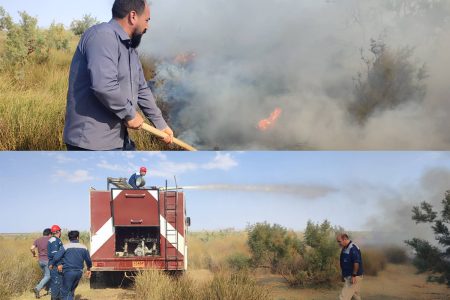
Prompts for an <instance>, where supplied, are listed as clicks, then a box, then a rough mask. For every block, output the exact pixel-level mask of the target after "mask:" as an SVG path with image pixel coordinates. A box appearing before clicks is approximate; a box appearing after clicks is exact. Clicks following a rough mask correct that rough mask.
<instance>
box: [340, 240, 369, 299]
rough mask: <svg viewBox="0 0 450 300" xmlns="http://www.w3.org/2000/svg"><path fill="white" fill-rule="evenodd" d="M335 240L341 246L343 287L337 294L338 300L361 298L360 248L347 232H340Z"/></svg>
mask: <svg viewBox="0 0 450 300" xmlns="http://www.w3.org/2000/svg"><path fill="white" fill-rule="evenodd" d="M336 241H337V242H338V244H339V246H340V247H341V248H342V250H341V257H340V264H341V270H342V281H343V282H344V287H343V288H342V291H341V294H340V295H339V299H340V300H351V299H355V300H361V281H362V279H363V274H364V270H363V264H362V257H361V250H360V249H359V247H358V246H356V244H354V243H353V242H352V241H351V240H350V239H349V237H348V235H347V234H345V233H341V234H339V235H338V236H337V237H336Z"/></svg>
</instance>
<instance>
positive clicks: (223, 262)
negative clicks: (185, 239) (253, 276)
mask: <svg viewBox="0 0 450 300" xmlns="http://www.w3.org/2000/svg"><path fill="white" fill-rule="evenodd" d="M236 255H241V256H246V257H250V250H249V248H248V246H247V233H246V232H238V231H234V230H230V229H228V230H221V231H218V232H209V231H203V232H196V233H190V235H189V268H193V269H209V270H211V271H214V272H217V271H219V270H226V269H228V267H229V261H230V259H232V258H233V257H234V256H236Z"/></svg>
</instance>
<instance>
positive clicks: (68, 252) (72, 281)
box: [55, 230, 92, 300]
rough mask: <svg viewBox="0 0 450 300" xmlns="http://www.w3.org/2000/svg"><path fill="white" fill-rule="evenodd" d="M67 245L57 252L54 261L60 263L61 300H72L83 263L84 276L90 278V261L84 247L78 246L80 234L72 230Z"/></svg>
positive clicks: (81, 272) (81, 273)
mask: <svg viewBox="0 0 450 300" xmlns="http://www.w3.org/2000/svg"><path fill="white" fill-rule="evenodd" d="M68 236H69V241H70V242H69V243H68V244H65V245H64V246H63V251H60V252H58V254H57V255H56V256H55V261H57V262H58V261H62V265H63V267H62V272H63V283H62V288H61V294H62V299H63V300H73V299H74V295H75V289H76V288H77V286H78V283H79V282H80V279H81V277H82V275H83V268H84V263H86V267H87V272H86V276H87V277H90V276H91V268H92V261H91V256H90V255H89V251H88V250H87V248H86V246H84V245H82V244H80V241H79V240H80V232H78V231H76V230H73V231H70V232H69V234H68Z"/></svg>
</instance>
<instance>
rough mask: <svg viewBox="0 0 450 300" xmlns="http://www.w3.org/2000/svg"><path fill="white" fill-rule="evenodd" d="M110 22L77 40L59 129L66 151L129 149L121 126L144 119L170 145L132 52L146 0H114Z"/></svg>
mask: <svg viewBox="0 0 450 300" xmlns="http://www.w3.org/2000/svg"><path fill="white" fill-rule="evenodd" d="M112 14H113V18H112V20H111V21H109V22H108V23H102V24H98V25H95V26H93V27H91V28H89V29H88V30H87V31H86V32H85V33H84V34H83V36H82V37H81V40H80V42H79V44H78V46H77V49H76V52H75V54H74V57H73V60H72V64H71V67H70V75H69V91H68V94H67V107H66V117H65V121H66V123H65V127H64V142H65V143H66V146H67V149H68V150H134V149H133V148H134V145H133V143H132V142H131V140H130V139H129V137H128V131H127V128H130V129H139V128H140V127H141V126H142V124H143V122H144V119H143V118H142V116H141V115H140V113H139V112H138V111H137V108H138V107H139V108H140V109H141V110H142V112H143V113H144V115H145V116H146V117H147V118H149V119H150V120H151V121H152V122H153V123H154V125H155V126H156V128H158V129H160V130H162V131H164V132H165V133H166V134H167V137H166V138H165V139H164V141H165V142H166V143H171V142H173V132H172V130H171V129H170V127H169V126H167V123H166V121H165V120H164V118H163V116H162V114H161V110H160V109H159V108H158V107H157V106H156V102H155V99H154V97H153V95H152V92H151V91H150V88H149V87H148V86H147V82H146V80H145V78H144V72H143V69H142V65H141V62H140V60H139V55H138V52H137V51H136V48H137V47H138V46H139V43H140V41H141V38H142V35H143V34H144V33H145V32H146V31H147V29H148V27H149V21H150V8H149V6H148V4H147V2H146V0H115V1H114V4H113V8H112Z"/></svg>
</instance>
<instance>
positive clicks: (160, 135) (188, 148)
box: [141, 123, 197, 151]
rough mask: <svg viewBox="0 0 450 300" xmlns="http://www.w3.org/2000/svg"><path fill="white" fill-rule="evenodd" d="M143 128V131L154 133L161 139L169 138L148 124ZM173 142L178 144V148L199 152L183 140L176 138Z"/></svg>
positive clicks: (143, 125)
mask: <svg viewBox="0 0 450 300" xmlns="http://www.w3.org/2000/svg"><path fill="white" fill-rule="evenodd" d="M141 128H142V129H143V130H145V131H147V132H150V133H152V134H154V135H156V136H158V137H160V138H165V137H166V136H168V134H167V133H165V132H163V131H161V130H159V129H156V128H155V127H153V126H151V125H149V124H147V123H144V124H142V127H141ZM173 142H174V143H175V144H177V145H178V146H180V147H181V148H183V149H185V150H189V151H197V149H195V148H194V147H192V146H191V145H189V144H186V143H185V142H183V141H182V140H179V139H177V138H175V137H174V138H173Z"/></svg>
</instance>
